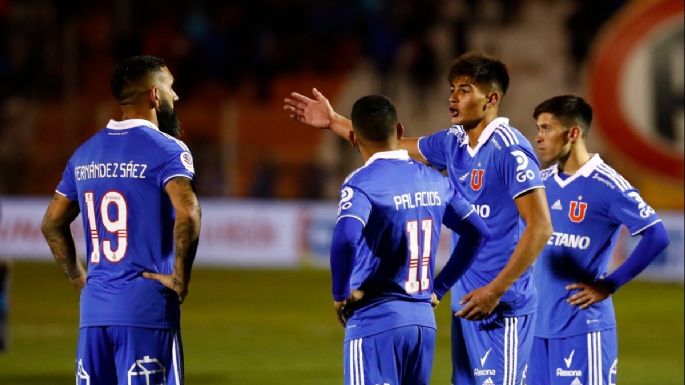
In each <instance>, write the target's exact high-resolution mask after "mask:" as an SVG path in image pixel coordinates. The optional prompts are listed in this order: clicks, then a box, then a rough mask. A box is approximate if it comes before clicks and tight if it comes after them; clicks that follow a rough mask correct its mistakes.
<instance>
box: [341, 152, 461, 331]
mask: <svg viewBox="0 0 685 385" xmlns="http://www.w3.org/2000/svg"><path fill="white" fill-rule="evenodd" d="M389 154H392V155H389ZM398 154H399V155H398ZM346 194H347V196H349V199H347V200H346V199H345V196H346ZM354 194H364V195H365V196H366V197H367V198H368V201H369V202H370V206H371V207H370V214H369V215H368V218H363V219H364V220H365V222H366V225H365V227H364V232H363V245H362V247H361V249H360V251H359V252H358V254H357V258H356V261H355V267H354V270H353V273H352V278H351V282H350V287H351V288H354V289H360V290H363V291H364V293H365V294H364V299H363V300H362V301H361V303H360V304H358V305H357V306H358V307H359V309H358V310H357V311H355V318H353V319H352V320H351V321H350V322H349V323H348V333H347V334H348V337H349V336H350V330H351V329H350V326H352V327H357V326H362V325H363V324H365V325H366V326H369V325H371V327H376V328H379V330H380V329H382V328H386V329H387V328H388V327H393V326H400V325H404V324H407V323H409V324H417V323H418V324H424V325H426V326H434V318H433V312H432V311H431V307H430V298H431V293H432V288H433V271H434V266H435V262H434V261H435V254H436V251H437V248H438V247H437V246H438V241H439V234H440V228H441V225H442V219H443V215H444V213H445V207H446V204H448V203H449V202H450V200H451V198H452V197H453V196H454V190H453V189H452V187H451V185H450V183H449V181H448V180H447V179H446V178H445V177H443V176H442V175H440V174H439V173H438V172H436V171H435V170H432V169H430V168H429V167H427V166H425V165H423V164H420V163H418V162H416V161H413V160H411V159H409V157H408V155H407V154H406V152H404V151H394V152H386V153H379V154H376V156H374V157H372V158H371V159H370V160H369V162H367V164H366V165H365V166H364V167H362V168H361V169H359V170H357V171H356V172H355V173H353V174H352V175H351V176H350V177H349V178H348V180H347V181H346V182H345V183H344V185H343V199H342V200H341V207H340V208H341V211H342V213H341V216H345V215H346V214H345V213H344V211H346V210H349V211H350V213H351V214H352V215H350V216H354V214H353V213H354V212H355V211H354V210H352V207H346V206H345V204H346V202H349V201H351V200H352V199H351V198H352V196H353V195H354ZM364 220H363V221H364ZM416 306H419V307H421V308H424V310H425V311H422V310H417V308H416ZM377 317H379V318H383V322H377V325H372V324H373V322H371V321H370V320H376V321H377ZM360 329H362V328H360ZM357 337H358V336H357Z"/></svg>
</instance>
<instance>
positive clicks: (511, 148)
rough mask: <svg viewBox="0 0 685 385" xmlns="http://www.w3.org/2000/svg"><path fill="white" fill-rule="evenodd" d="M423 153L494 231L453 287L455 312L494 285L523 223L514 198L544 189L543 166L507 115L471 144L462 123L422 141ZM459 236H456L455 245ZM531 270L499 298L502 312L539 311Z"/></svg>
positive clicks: (521, 312) (514, 313)
mask: <svg viewBox="0 0 685 385" xmlns="http://www.w3.org/2000/svg"><path fill="white" fill-rule="evenodd" d="M418 145H419V151H421V154H423V156H424V157H425V158H426V159H427V160H428V162H429V163H430V164H431V165H433V166H435V167H437V168H440V169H447V172H448V175H449V178H450V180H451V181H452V183H453V184H454V186H455V187H456V189H457V190H458V191H459V192H460V193H461V194H462V195H463V197H464V198H466V200H468V201H470V202H471V203H473V204H474V206H475V208H476V211H477V212H478V214H479V215H480V216H481V218H483V221H484V222H485V224H486V225H487V226H488V228H489V229H490V231H491V233H492V238H491V239H490V240H489V241H488V242H486V243H485V245H484V246H483V248H482V249H481V251H480V253H479V254H478V256H477V257H476V260H475V261H474V262H473V264H472V265H471V268H469V269H468V270H467V271H466V273H464V275H463V276H462V277H461V279H459V281H458V282H457V284H456V285H455V286H454V287H453V288H452V310H454V311H457V310H459V309H460V308H461V305H459V301H460V300H461V298H462V297H463V296H464V295H466V294H467V293H469V292H470V291H472V290H474V289H476V288H478V287H481V286H485V285H487V284H488V283H490V282H491V281H492V280H493V279H494V278H495V277H496V276H497V274H498V273H499V272H500V271H501V270H502V269H503V268H504V266H505V265H506V264H507V262H508V261H509V258H510V256H511V254H512V253H513V252H514V248H515V247H516V245H517V244H518V242H519V239H520V237H521V234H522V233H523V231H524V229H525V224H524V223H523V221H522V220H521V217H520V215H519V212H518V209H517V207H516V203H515V202H514V199H515V198H516V197H518V196H519V195H521V194H524V193H525V192H527V191H530V190H532V189H536V188H544V186H543V184H542V180H541V179H540V168H539V167H540V166H539V162H538V159H537V157H536V156H535V153H534V152H533V150H532V148H531V145H530V142H528V140H527V139H526V138H525V137H524V136H523V135H521V133H520V132H519V131H518V130H516V129H515V128H513V127H511V126H510V125H509V120H508V119H506V118H497V119H495V120H493V121H492V122H490V124H488V126H487V127H486V128H485V130H484V131H483V132H482V133H481V136H480V138H479V139H478V145H477V146H476V147H475V148H470V147H469V145H468V136H467V135H466V133H465V132H464V130H463V128H462V127H461V126H452V127H451V128H449V129H446V130H442V131H438V132H437V133H435V134H432V135H429V136H425V137H422V138H420V139H419V144H418ZM456 239H457V235H456V234H454V236H453V245H455V244H456ZM531 270H532V268H529V269H528V270H526V272H524V273H523V274H522V275H521V277H519V279H518V280H517V281H516V282H515V283H514V284H513V285H511V286H510V287H509V289H508V290H507V291H506V292H505V294H504V295H503V296H502V297H501V298H500V303H499V305H498V307H497V308H496V309H495V310H496V311H498V312H500V313H501V314H502V315H504V316H519V315H525V314H530V313H533V312H535V310H536V292H535V287H534V285H533V279H532V276H531Z"/></svg>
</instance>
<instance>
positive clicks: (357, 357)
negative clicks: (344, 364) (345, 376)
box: [350, 338, 364, 385]
mask: <svg viewBox="0 0 685 385" xmlns="http://www.w3.org/2000/svg"><path fill="white" fill-rule="evenodd" d="M350 385H364V354H363V352H362V339H361V338H358V339H356V340H352V341H350Z"/></svg>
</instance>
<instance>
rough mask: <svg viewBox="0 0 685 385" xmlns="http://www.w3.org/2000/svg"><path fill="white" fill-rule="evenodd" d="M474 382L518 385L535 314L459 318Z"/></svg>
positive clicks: (527, 354)
mask: <svg viewBox="0 0 685 385" xmlns="http://www.w3.org/2000/svg"><path fill="white" fill-rule="evenodd" d="M461 323H462V331H463V334H464V340H465V343H466V346H467V351H468V356H469V364H470V366H471V367H470V369H471V373H472V376H473V377H472V378H474V379H475V383H477V384H481V383H484V382H485V383H489V382H486V381H488V379H489V380H490V381H492V382H494V383H495V384H504V385H519V384H521V382H522V380H523V375H524V372H525V370H526V368H527V365H528V359H529V358H530V349H531V346H532V344H533V327H534V325H535V315H534V314H531V315H525V316H519V317H503V316H499V315H493V316H491V317H490V318H488V319H486V320H484V321H478V322H473V321H467V320H461Z"/></svg>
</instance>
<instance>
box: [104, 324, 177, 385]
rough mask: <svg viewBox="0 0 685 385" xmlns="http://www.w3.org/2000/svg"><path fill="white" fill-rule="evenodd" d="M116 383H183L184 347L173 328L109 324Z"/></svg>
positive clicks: (140, 384) (141, 384)
mask: <svg viewBox="0 0 685 385" xmlns="http://www.w3.org/2000/svg"><path fill="white" fill-rule="evenodd" d="M108 329H109V333H110V336H111V339H112V341H114V342H115V343H116V350H115V355H114V358H115V362H116V370H117V375H118V377H119V385H148V384H164V385H183V348H182V344H181V338H180V333H179V332H178V330H173V329H150V328H138V327H110V328H108Z"/></svg>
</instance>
